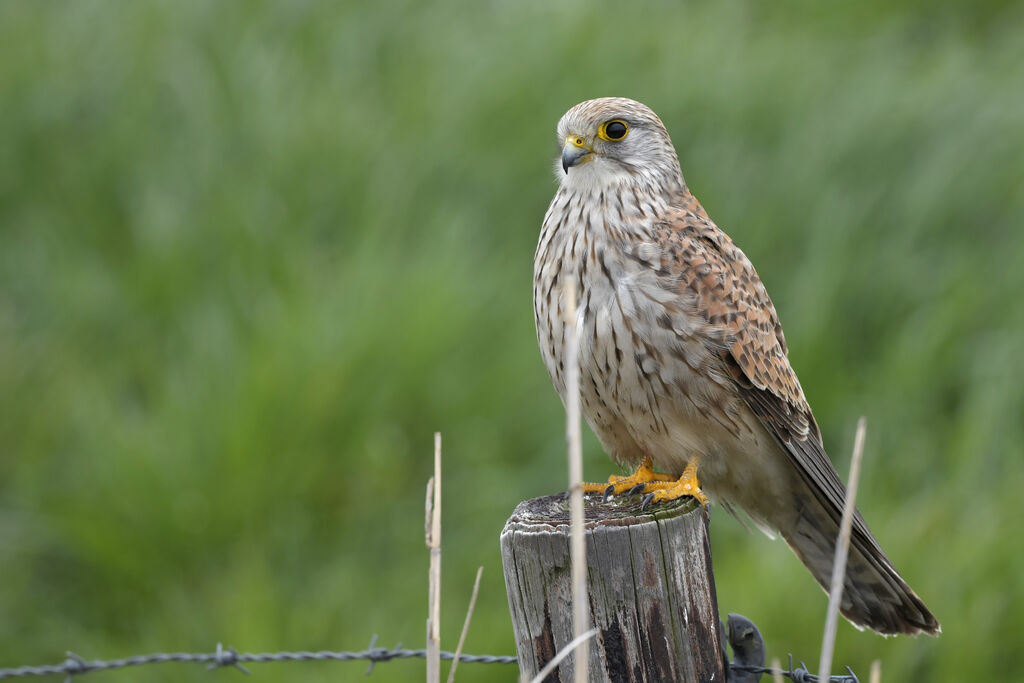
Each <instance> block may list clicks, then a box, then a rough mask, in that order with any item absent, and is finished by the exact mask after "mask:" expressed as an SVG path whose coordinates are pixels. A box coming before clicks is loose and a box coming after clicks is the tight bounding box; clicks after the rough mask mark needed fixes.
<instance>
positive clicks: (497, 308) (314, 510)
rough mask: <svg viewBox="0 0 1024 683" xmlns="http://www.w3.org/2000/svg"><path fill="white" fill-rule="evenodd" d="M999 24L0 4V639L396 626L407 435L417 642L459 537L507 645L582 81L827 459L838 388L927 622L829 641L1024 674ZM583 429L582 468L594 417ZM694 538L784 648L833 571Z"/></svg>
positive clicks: (845, 425) (198, 640)
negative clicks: (622, 122) (736, 281)
mask: <svg viewBox="0 0 1024 683" xmlns="http://www.w3.org/2000/svg"><path fill="white" fill-rule="evenodd" d="M1022 19H1024V12H1022V10H1021V7H1020V6H1019V5H1017V6H1015V5H1012V4H1003V3H996V2H988V3H984V2H983V3H953V2H945V3H942V2H940V3H932V2H924V1H923V0H915V1H913V2H909V3H904V4H893V3H889V2H882V0H869V1H867V2H856V3H854V2H845V1H843V2H838V3H828V4H820V3H812V2H794V3H781V4H780V3H753V2H733V1H731V0H729V1H727V2H721V3H710V2H708V3H686V4H685V5H684V4H678V3H659V2H655V3H651V4H647V5H643V4H632V5H623V4H621V3H599V4H595V5H584V4H583V3H568V4H556V3H547V2H538V1H536V0H528V1H526V2H470V1H468V0H461V1H456V2H446V3H437V2H433V3H420V2H412V1H410V0H382V2H379V3H359V4H357V3H331V2H313V1H295V2H287V3H285V2H280V3H269V2H250V3H212V2H201V1H199V0H190V1H185V0H174V1H170V0H167V1H165V2H148V1H147V2H135V3H117V4H111V3H102V2H93V1H89V0H85V1H81V2H74V3H52V2H31V1H28V0H24V1H18V0H14V1H11V2H5V3H3V4H0V566H2V567H3V581H2V582H0V614H3V619H2V620H0V666H13V665H20V664H28V663H44V662H53V661H60V660H61V659H62V656H63V652H64V651H65V650H66V649H72V650H74V651H76V652H78V653H80V654H82V655H84V656H87V657H116V656H122V655H128V654H135V653H141V652H147V651H153V650H164V651H168V650H192V651H195V650H210V649H212V647H213V646H214V644H215V643H217V642H218V641H221V642H224V643H230V644H232V645H234V646H235V647H237V648H239V649H240V650H248V651H260V650H277V649H304V648H309V649H317V648H333V649H359V648H362V647H364V646H365V645H366V643H367V642H368V641H369V639H370V636H371V635H372V634H374V633H379V634H380V635H381V642H382V643H384V644H393V643H394V642H396V641H402V642H403V643H406V644H407V645H414V644H415V643H420V642H422V638H423V633H424V621H425V615H426V566H427V554H426V551H425V548H424V545H423V522H422V515H423V491H424V484H425V482H426V479H427V477H428V476H429V471H430V468H431V464H430V462H431V433H432V432H433V431H434V430H441V431H442V432H443V433H444V437H445V472H446V485H445V500H444V524H445V529H444V539H445V559H444V571H445V574H444V611H443V614H444V618H445V623H444V629H443V638H444V639H445V642H447V643H448V646H449V647H453V646H454V644H455V640H456V638H457V635H458V629H459V626H460V625H461V620H462V616H463V612H464V609H465V606H466V603H467V601H468V597H469V592H470V587H471V585H472V577H473V573H474V571H475V569H476V567H477V566H478V565H481V564H483V565H485V572H484V581H483V586H482V590H481V597H480V601H479V603H478V605H477V610H476V614H475V617H474V622H473V628H472V631H471V633H470V636H469V639H468V642H467V644H466V650H467V651H469V652H474V653H484V652H491V653H499V654H503V653H510V652H512V651H513V640H512V635H511V627H510V623H509V618H508V613H507V603H506V600H505V595H504V584H503V581H502V578H501V567H500V561H499V553H498V541H497V537H498V532H499V530H500V529H501V526H502V524H503V522H504V520H505V518H506V516H507V515H508V513H509V512H510V511H511V510H512V508H513V507H514V505H515V504H516V503H517V502H519V501H520V500H521V499H524V498H528V497H533V496H536V495H541V494H546V493H550V492H553V491H558V490H561V489H562V488H564V484H565V476H566V469H565V464H564V456H563V441H562V435H561V434H562V432H561V430H562V420H563V415H562V411H561V407H560V404H559V402H558V400H557V397H556V395H555V393H554V391H553V390H552V388H551V387H550V384H549V382H548V379H547V376H546V374H545V372H544V369H543V367H542V365H541V362H540V360H539V355H538V353H537V350H536V345H535V339H534V332H533V323H532V312H531V303H530V280H531V269H532V256H533V248H534V245H535V242H536V238H537V233H538V230H539V226H540V221H541V217H542V215H543V212H544V210H545V208H546V206H547V202H548V200H549V199H550V196H551V194H552V192H553V187H554V185H553V181H552V175H551V168H552V159H553V158H554V157H555V155H556V150H557V147H556V145H555V142H554V125H555V122H556V121H557V120H558V118H559V116H560V115H561V114H562V113H563V112H564V110H565V109H567V108H568V107H569V106H571V105H573V104H575V103H576V102H578V101H580V100H583V99H587V98H591V97H596V96H602V95H611V94H616V95H625V96H630V97H634V98H636V99H639V100H642V101H644V102H646V103H647V104H649V105H650V106H651V107H653V108H654V109H655V111H657V112H658V113H659V114H660V115H661V117H662V118H663V119H664V121H665V123H666V125H667V126H668V128H669V130H670V131H671V133H672V135H673V139H674V142H675V144H676V146H677V148H678V150H679V155H680V158H681V159H682V162H683V170H684V173H685V174H686V177H687V179H688V181H689V184H690V186H691V187H692V188H693V190H694V192H695V193H696V194H697V196H698V197H699V198H700V199H701V200H702V201H703V203H704V205H705V206H706V207H707V209H708V211H709V212H710V213H711V215H712V216H713V217H714V218H715V220H716V221H717V222H718V223H719V224H720V225H721V226H723V227H724V228H725V229H726V230H727V231H728V232H729V233H730V234H731V235H732V236H733V238H734V239H735V240H736V241H737V242H738V243H739V244H740V245H741V246H742V247H743V248H744V249H745V251H746V252H747V254H748V255H749V256H750V257H751V259H752V260H753V262H754V263H755V264H756V265H757V267H758V269H759V271H760V273H761V275H762V277H763V279H764V280H765V282H766V283H767V285H768V288H769V290H770V292H771V293H772V295H773V297H774V300H775V302H776V305H777V307H778V309H779V311H780V315H781V318H782V321H783V323H784V324H785V326H786V333H787V339H788V340H789V344H790V347H791V349H792V351H791V356H792V360H793V364H794V366H795V367H796V368H797V370H798V371H799V373H800V377H801V379H802V381H803V384H804V388H805V390H806V393H807V395H808V397H809V398H810V401H811V403H812V405H813V406H814V408H815V411H816V414H817V416H818V419H819V421H820V423H821V426H822V429H823V431H824V434H825V435H826V444H827V446H828V447H829V448H830V450H831V451H832V453H833V457H834V459H835V461H836V462H837V466H838V468H839V470H840V472H841V473H842V474H843V476H845V473H846V471H847V467H848V462H849V455H848V453H849V449H850V445H851V443H852V433H853V427H854V423H855V421H856V418H857V416H858V415H860V414H865V415H867V417H868V425H869V440H868V449H867V460H866V464H865V479H864V481H863V483H862V486H861V491H862V493H861V500H860V503H861V509H862V510H863V512H864V514H865V516H866V517H867V519H868V521H869V523H871V524H872V526H873V527H874V529H875V531H876V533H877V535H878V536H879V539H880V540H881V542H882V544H883V546H884V547H885V548H887V550H888V552H889V554H890V555H891V556H892V558H893V559H894V561H895V562H896V564H897V566H898V567H899V568H900V569H901V571H902V572H903V573H904V574H905V576H906V577H907V578H908V580H909V582H910V583H911V584H912V585H913V586H914V587H915V589H916V590H917V591H918V592H919V593H920V595H921V596H922V597H923V598H924V599H925V601H926V602H927V603H928V604H929V605H930V606H931V607H932V608H933V609H934V611H935V613H936V614H937V615H938V616H939V618H940V619H941V621H942V623H943V627H944V633H943V635H942V636H941V637H940V638H938V639H936V640H933V639H927V638H922V639H919V640H911V639H889V640H883V639H881V638H879V637H877V636H875V635H872V634H869V633H858V632H857V631H856V630H854V629H853V628H852V627H849V625H844V626H842V627H841V629H840V633H839V642H838V650H837V654H836V660H837V662H839V663H843V664H850V665H851V666H852V667H853V668H854V669H855V670H856V671H858V672H859V673H861V674H862V675H865V674H866V672H867V670H868V666H869V663H870V661H871V660H872V659H875V658H881V659H882V662H883V671H884V676H883V679H884V680H887V681H894V682H895V681H911V680H914V681H925V680H927V681H965V680H1010V679H1018V678H1020V677H1021V676H1022V675H1024V674H1021V671H1020V664H1019V662H1018V661H1017V659H1018V658H1017V656H1016V649H1017V646H1018V645H1019V643H1020V642H1021V641H1022V639H1024V610H1022V604H1024V582H1022V581H1021V579H1020V571H1021V570H1020V566H1021V561H1022V560H1024V551H1022V544H1021V541H1020V540H1019V537H1018V536H1017V535H1016V531H1015V529H1014V528H1013V524H1014V523H1013V522H1012V520H1013V519H1018V520H1019V517H1020V510H1021V505H1020V498H1021V493H1020V492H1021V491H1022V490H1024V459H1022V457H1021V456H1022V451H1024V449H1022V443H1024V420H1022V415H1024V390H1022V385H1021V377H1022V370H1024V367H1022V361H1021V347H1022V344H1024V306H1022V305H1021V303H1020V297H1021V294H1022V293H1024V237H1022V223H1024V191H1022V180H1024V123H1022V120H1024V114H1022V113H1024V89H1022V88H1021V84H1022V83H1024V41H1022V40H1021V39H1020V26H1021V25H1022ZM586 457H587V460H586V472H587V475H588V477H589V478H591V479H601V478H604V477H605V476H607V474H609V472H610V471H611V467H610V463H609V461H608V460H607V458H606V457H605V456H604V455H603V453H601V451H600V448H599V446H598V445H597V443H596V441H595V440H594V439H592V438H590V440H589V441H588V443H587V456H586ZM1014 510H1016V512H1014ZM713 538H714V550H715V560H716V564H715V567H716V579H717V585H718V592H719V600H720V606H721V609H722V611H723V613H725V612H729V611H736V612H741V613H743V614H745V615H746V616H748V617H750V618H751V619H753V620H754V621H755V622H756V623H757V624H758V626H759V627H760V628H761V630H762V631H763V632H764V633H765V635H766V637H767V639H768V647H769V652H770V655H775V656H780V657H782V658H783V659H784V658H785V654H786V653H787V652H793V653H794V654H795V655H796V657H797V658H798V659H801V658H803V659H806V660H808V661H816V658H817V652H818V647H819V644H820V642H819V641H820V632H821V624H822V622H823V618H824V612H825V603H826V601H825V596H824V595H823V594H822V593H821V591H820V590H819V589H818V588H817V587H816V586H815V585H814V584H813V582H812V580H811V579H810V576H809V575H808V574H807V572H806V571H805V570H804V569H803V568H802V566H801V565H800V564H799V562H798V561H797V560H796V559H795V558H794V557H793V556H792V555H791V553H790V552H789V550H788V549H787V548H786V547H785V545H784V544H782V543H779V542H772V541H770V540H768V539H766V538H763V537H762V536H760V535H759V534H751V533H748V532H747V531H745V530H744V529H743V528H742V527H741V526H740V525H739V524H737V523H736V522H735V521H733V520H732V519H730V518H729V517H728V516H727V515H725V514H724V513H723V512H722V511H721V510H720V509H717V510H716V511H715V512H714V515H713ZM363 670H364V667H363V665H360V664H292V665H288V666H287V667H285V666H279V665H265V666H261V667H260V668H259V669H258V670H255V671H254V675H256V676H257V677H258V678H259V679H260V680H296V679H301V680H310V681H319V680H324V681H326V680H338V679H348V678H354V677H356V676H361V675H362V672H363ZM198 671H199V669H196V670H191V669H182V668H177V667H175V666H171V665H169V666H167V667H164V668H159V667H150V668H148V669H141V670H136V671H134V672H133V673H131V674H117V673H112V674H101V675H102V676H103V677H104V678H103V680H110V681H115V680H126V676H127V677H129V678H130V679H131V680H136V681H172V680H173V681H177V680H182V678H183V677H184V678H187V679H189V680H193V679H194V680H208V678H209V675H207V674H204V673H197V672H198ZM422 671H423V663H422V661H399V662H392V663H389V664H386V665H381V666H378V667H377V668H376V670H375V672H374V674H373V679H374V680H377V681H400V680H403V681H404V680H416V679H419V678H420V677H421V675H422ZM459 679H460V680H462V681H484V680H507V681H512V680H514V673H513V671H512V669H511V668H508V669H500V668H497V667H493V666H492V667H483V666H480V665H466V666H464V667H461V668H460V669H459Z"/></svg>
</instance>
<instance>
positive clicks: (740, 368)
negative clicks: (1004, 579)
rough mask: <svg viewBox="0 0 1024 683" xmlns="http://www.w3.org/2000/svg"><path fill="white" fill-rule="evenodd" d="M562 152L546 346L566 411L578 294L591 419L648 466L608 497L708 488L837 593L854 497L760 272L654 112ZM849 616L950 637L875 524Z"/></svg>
mask: <svg viewBox="0 0 1024 683" xmlns="http://www.w3.org/2000/svg"><path fill="white" fill-rule="evenodd" d="M558 142H559V144H560V145H563V146H562V156H561V163H560V167H561V168H560V170H559V171H558V173H559V175H560V176H561V181H560V184H559V187H558V191H557V192H556V193H555V197H554V199H553V200H552V201H551V206H550V207H549V208H548V211H547V215H546V216H545V217H544V224H543V227H542V229H541V234H540V240H539V242H538V244H537V252H536V255H535V257H534V276H533V308H534V317H535V321H536V325H537V338H538V341H539V342H540V349H541V355H542V356H543V358H544V363H545V364H546V365H547V369H548V373H549V374H550V376H551V380H552V382H553V383H554V385H555V388H556V389H557V390H558V393H559V395H560V396H561V397H562V399H563V400H564V399H565V392H566V388H565V368H564V363H563V359H562V355H563V348H564V344H565V329H564V325H563V316H564V314H565V313H564V311H565V308H566V300H565V296H566V294H565V291H566V288H565V287H564V286H563V285H564V284H565V283H566V282H567V281H568V280H569V279H574V280H575V281H576V291H577V292H578V293H579V295H578V301H579V306H578V309H577V316H576V318H577V330H578V340H579V342H578V343H579V364H580V398H581V402H582V408H583V414H584V416H585V417H586V420H587V422H588V423H589V424H590V426H591V428H592V429H593V430H594V433H595V434H596V435H597V437H598V438H599V439H600V441H601V443H602V444H603V445H604V448H605V450H606V451H607V452H608V453H609V455H611V456H612V458H614V459H615V460H616V461H618V462H619V463H620V464H622V465H631V466H635V467H637V470H636V473H635V474H633V475H631V476H628V477H612V478H611V479H610V480H609V481H610V482H611V485H610V486H608V488H609V489H611V490H612V491H613V492H614V493H622V492H624V491H627V490H631V489H635V488H638V485H640V484H642V485H643V486H642V487H639V488H641V489H642V490H643V491H646V492H647V493H648V495H650V496H651V497H652V498H653V499H654V500H664V499H671V498H677V497H681V496H684V495H694V496H697V497H698V498H699V499H701V501H702V502H706V500H707V499H706V498H705V497H704V494H703V493H702V492H701V487H703V490H704V491H706V492H707V493H708V494H710V495H711V497H712V498H714V499H715V500H718V501H721V502H723V503H724V504H725V505H726V506H731V505H734V506H736V507H739V508H741V509H742V510H744V511H745V512H746V513H747V514H748V515H749V516H750V517H751V518H752V519H753V520H754V521H755V523H757V524H758V525H759V526H761V527H762V528H763V529H765V530H766V531H769V532H771V531H777V532H778V533H779V534H781V535H782V537H783V538H784V539H786V542H787V543H789V546H790V547H791V548H792V549H793V551H794V552H795V553H796V555H797V557H799V558H800V560H801V561H803V563H804V564H805V565H806V566H807V568H808V569H810V571H811V573H812V574H813V575H814V578H815V579H816V580H817V581H818V583H819V584H821V586H822V587H823V588H825V589H826V590H828V584H829V581H830V578H831V571H832V559H833V552H834V547H835V539H836V536H837V534H838V528H839V520H840V517H841V511H842V508H843V501H844V498H845V495H846V489H845V488H844V486H843V483H842V481H841V480H840V479H839V476H838V475H837V474H836V471H835V468H833V466H832V463H831V462H830V461H829V458H828V456H827V455H826V454H825V449H824V447H823V445H822V441H821V434H820V432H819V430H818V425H817V423H816V422H815V420H814V415H813V414H812V413H811V408H810V406H808V404H807V400H806V399H805V398H804V393H803V390H802V389H801V387H800V382H799V380H797V377H796V374H795V373H794V372H793V368H792V367H790V364H789V360H788V358H787V349H786V341H785V339H784V337H783V334H782V327H781V326H780V325H779V319H778V316H777V315H776V313H775V307H774V306H773V305H772V301H771V299H769V298H768V292H766V291H765V288H764V285H763V284H762V283H761V280H760V279H759V278H758V276H757V273H756V272H755V271H754V267H753V266H752V265H751V264H750V261H749V260H748V259H747V257H746V255H744V253H743V252H742V251H740V249H739V247H737V246H736V245H735V244H734V243H733V241H732V240H731V239H729V236H728V235H726V234H725V233H724V232H722V231H721V230H720V229H719V228H718V227H717V226H716V225H715V224H714V223H713V222H712V221H711V219H710V218H708V215H707V213H705V211H704V209H703V207H701V205H700V204H699V203H698V202H697V200H696V199H695V198H694V196H693V195H692V194H691V193H690V191H689V189H687V187H686V183H685V181H684V180H683V175H682V171H681V170H680V168H679V160H678V157H677V156H676V152H675V149H674V148H673V146H672V141H671V140H670V139H669V135H668V132H667V131H666V130H665V126H664V125H663V124H662V122H661V120H660V119H659V118H658V117H657V116H656V115H655V114H654V112H653V111H651V110H650V109H649V108H647V107H646V106H644V105H643V104H640V103H639V102H635V101H633V100H629V99H624V98H618V97H609V98H602V99H596V100H589V101H587V102H582V103H580V104H578V105H576V106H575V107H573V108H572V109H570V110H569V111H568V112H566V114H565V116H563V117H562V119H561V121H559V122H558ZM654 467H657V468H658V469H659V470H661V472H664V473H667V474H662V473H656V472H655V471H654V469H653V468H654ZM680 474H681V475H682V476H681V477H680V476H679V475H680ZM698 475H699V482H698V478H697V477H698ZM587 487H588V490H591V491H600V490H604V489H605V487H606V485H605V484H600V485H598V484H588V485H587ZM841 610H842V613H843V615H845V616H846V618H847V619H849V620H850V621H851V622H853V623H854V624H855V625H857V626H861V627H864V626H866V627H868V628H871V629H873V630H875V631H878V632H879V633H883V634H898V633H905V634H917V633H921V632H924V633H927V634H930V635H935V634H937V633H938V632H939V622H938V621H937V620H936V619H935V617H934V616H933V615H932V614H931V612H929V611H928V608H927V607H925V605H924V603H923V602H922V601H921V599H920V598H918V597H917V595H915V594H914V591H912V590H911V589H910V587H909V586H908V585H907V583H906V582H905V581H904V580H903V579H902V577H900V575H899V574H898V573H897V571H896V569H895V568H894V567H893V565H892V563H891V562H890V561H889V559H888V558H887V557H886V556H885V553H884V552H882V549H881V547H879V545H878V542H877V541H876V540H875V539H874V537H873V536H872V535H871V531H870V530H869V529H868V527H867V525H866V524H865V523H864V520H863V518H861V516H860V513H859V512H858V513H857V514H856V516H855V520H854V524H853V534H852V540H851V546H850V556H849V560H848V565H847V569H846V577H845V583H844V593H843V601H842V606H841Z"/></svg>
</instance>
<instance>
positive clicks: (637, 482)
mask: <svg viewBox="0 0 1024 683" xmlns="http://www.w3.org/2000/svg"><path fill="white" fill-rule="evenodd" d="M675 480H676V478H675V477H673V476H672V475H671V474H661V473H659V472H655V471H654V469H653V466H652V465H651V459H650V458H644V461H643V462H642V463H640V467H637V468H636V472H634V473H633V474H630V475H629V476H625V477H622V476H619V475H616V474H613V475H612V476H610V477H608V483H607V484H591V483H589V482H583V492H584V493H603V494H604V495H605V498H606V499H607V498H610V497H611V496H615V495H618V494H620V493H625V492H626V491H631V490H633V489H636V491H635V492H634V493H640V492H641V491H643V490H644V487H646V486H647V485H648V484H650V483H652V482H658V483H661V482H669V481H675Z"/></svg>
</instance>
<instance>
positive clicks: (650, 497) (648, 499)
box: [640, 493, 654, 510]
mask: <svg viewBox="0 0 1024 683" xmlns="http://www.w3.org/2000/svg"><path fill="white" fill-rule="evenodd" d="M652 500H654V494H653V493H645V494H644V498H643V501H642V502H641V503H640V509H641V510H646V509H647V507H648V506H649V505H650V504H651V501H652Z"/></svg>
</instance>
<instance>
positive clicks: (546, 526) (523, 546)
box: [501, 495, 725, 683]
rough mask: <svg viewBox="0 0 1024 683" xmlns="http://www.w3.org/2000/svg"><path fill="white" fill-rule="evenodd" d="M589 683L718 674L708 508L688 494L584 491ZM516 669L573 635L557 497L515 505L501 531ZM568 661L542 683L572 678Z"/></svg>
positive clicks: (540, 660)
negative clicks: (667, 498)
mask: <svg viewBox="0 0 1024 683" xmlns="http://www.w3.org/2000/svg"><path fill="white" fill-rule="evenodd" d="M585 515H586V544H587V580H588V590H589V597H590V613H591V621H592V623H593V625H594V627H595V628H597V629H599V634H598V635H597V637H595V638H593V639H592V640H591V641H590V657H589V666H590V680H591V681H614V682H615V683H618V682H619V681H630V682H632V681H650V682H652V683H659V682H663V681H688V682H689V681H693V682H695V683H703V682H705V681H716V682H718V681H722V682H724V681H725V673H724V671H725V665H724V664H723V659H722V650H721V646H720V640H721V626H720V622H719V619H718V606H717V601H716V597H715V582H714V576H713V575H712V573H711V546H710V544H709V542H708V534H707V524H708V518H707V512H706V511H705V510H704V509H703V508H701V507H700V505H698V504H697V503H696V502H695V501H694V500H693V499H691V498H685V499H682V500H679V501H672V502H669V503H664V504H661V505H656V506H653V507H652V508H651V509H648V510H646V511H643V510H641V509H640V496H620V497H617V498H615V499H612V500H611V501H608V502H602V500H601V497H600V496H593V495H591V496H587V498H586V511H585ZM501 557H502V565H503V568H504V572H505V587H506V590H507V591H508V601H509V607H510V609H511V613H512V624H513V628H514V631H515V638H516V648H517V650H518V653H519V666H520V669H521V671H522V673H524V674H526V675H527V676H528V677H532V676H534V675H535V674H536V673H537V671H539V670H540V669H541V668H542V667H543V666H544V664H545V663H547V662H548V661H549V660H551V659H552V658H553V657H554V656H555V654H557V653H558V651H559V650H560V649H561V648H562V647H563V646H565V644H566V643H568V642H569V641H570V640H572V638H573V629H572V597H571V596H572V585H571V583H572V579H571V566H570V564H571V563H570V559H569V514H568V503H567V500H566V498H565V496H564V495H556V496H546V497H544V498H535V499H533V500H528V501H525V502H523V503H520V504H519V506H518V507H516V509H515V512H513V513H512V517H510V518H509V520H508V522H507V523H506V524H505V529H504V530H503V531H502V533H501ZM573 661H574V660H573V658H572V657H569V658H567V659H566V660H564V661H563V662H562V664H561V665H560V666H559V668H558V669H557V670H556V671H555V673H553V674H552V675H551V676H549V677H548V679H547V680H549V681H571V680H572V676H573Z"/></svg>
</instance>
